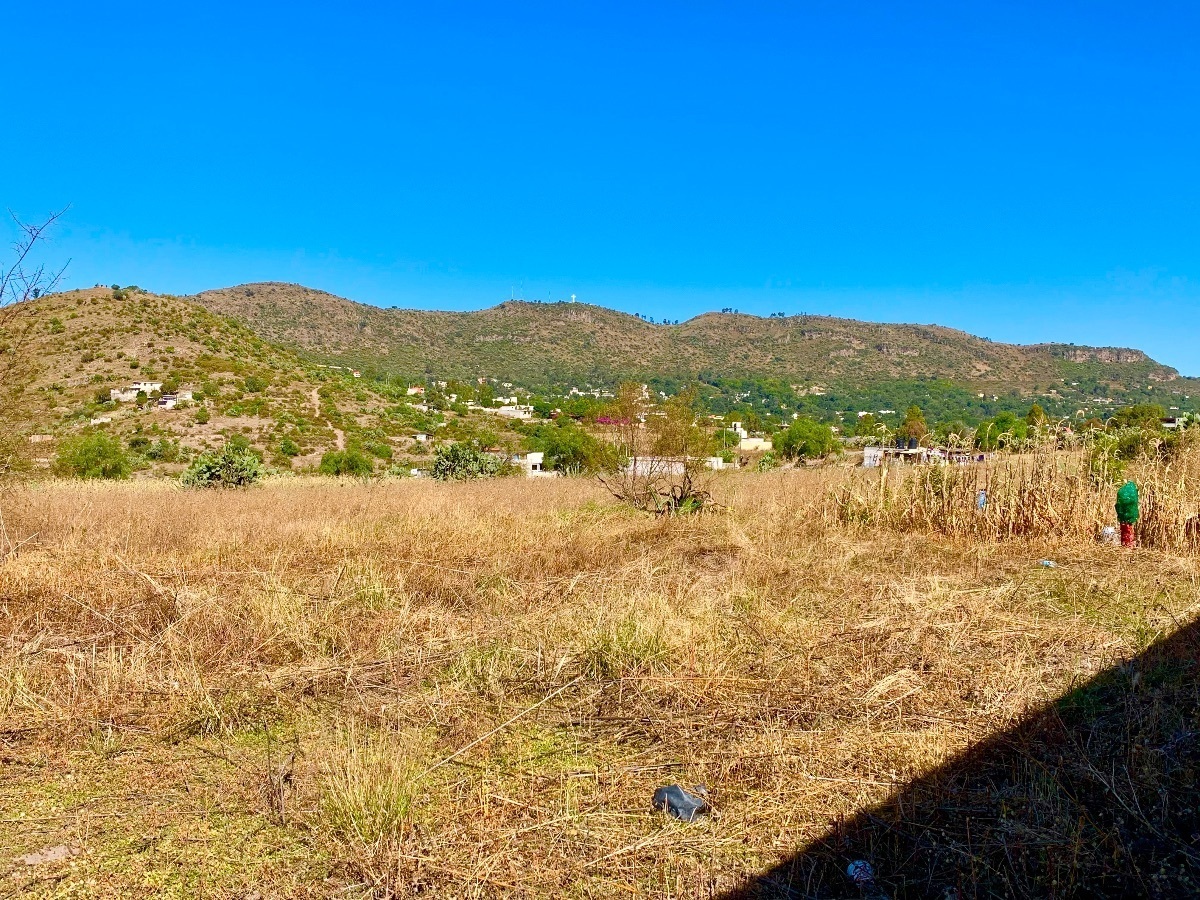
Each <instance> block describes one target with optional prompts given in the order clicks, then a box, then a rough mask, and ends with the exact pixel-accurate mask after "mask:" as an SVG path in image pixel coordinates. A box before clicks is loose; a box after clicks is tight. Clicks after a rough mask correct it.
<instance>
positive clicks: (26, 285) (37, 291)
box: [0, 206, 71, 307]
mask: <svg viewBox="0 0 1200 900" xmlns="http://www.w3.org/2000/svg"><path fill="white" fill-rule="evenodd" d="M70 208H71V207H70V206H64V207H63V208H62V209H60V210H58V211H57V212H54V213H51V214H50V215H49V217H47V218H46V219H45V220H44V221H42V222H39V223H36V224H35V223H30V222H23V221H21V219H20V218H18V217H17V215H16V213H14V212H13V211H12V210H9V215H10V216H12V220H13V222H15V223H16V226H17V229H18V230H19V231H20V234H21V236H20V237H18V238H17V240H16V241H14V242H13V254H14V256H15V259H14V260H13V262H12V264H11V265H10V266H9V267H8V268H7V269H5V270H3V271H2V272H0V307H2V306H12V305H16V304H19V303H24V302H25V301H26V300H33V299H36V298H38V297H40V296H41V295H42V294H48V293H50V292H51V291H53V290H54V289H55V288H56V287H58V284H59V282H60V281H61V280H62V277H63V273H64V272H66V270H67V266H68V265H70V260H67V262H66V263H65V264H64V265H63V267H62V268H61V269H59V270H58V271H52V270H48V269H47V268H46V266H45V265H37V266H34V267H33V268H31V269H26V265H27V264H28V262H29V256H30V254H31V253H32V252H33V249H34V247H36V246H37V244H38V243H39V242H42V241H45V240H47V237H46V235H47V232H48V231H49V230H50V229H51V228H52V227H53V226H54V224H55V223H56V222H57V221H58V220H59V219H60V218H62V217H63V215H65V214H66V212H67V210H68V209H70Z"/></svg>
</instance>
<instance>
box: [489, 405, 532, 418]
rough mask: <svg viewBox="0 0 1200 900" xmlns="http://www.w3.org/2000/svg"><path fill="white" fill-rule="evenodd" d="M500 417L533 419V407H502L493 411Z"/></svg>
mask: <svg viewBox="0 0 1200 900" xmlns="http://www.w3.org/2000/svg"><path fill="white" fill-rule="evenodd" d="M492 412H494V413H495V414H496V415H498V416H504V417H505V418H506V419H532V418H533V407H532V406H516V405H512V406H501V407H500V408H499V409H494V410H492Z"/></svg>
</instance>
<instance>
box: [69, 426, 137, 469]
mask: <svg viewBox="0 0 1200 900" xmlns="http://www.w3.org/2000/svg"><path fill="white" fill-rule="evenodd" d="M131 469H132V466H131V464H130V461H129V457H128V456H127V455H126V453H125V450H124V449H123V448H122V447H121V444H120V443H119V442H118V441H117V440H116V438H112V437H109V436H108V435H106V434H85V435H81V436H80V437H76V438H71V439H69V440H67V441H64V442H63V444H62V447H61V448H60V449H59V451H58V458H57V459H56V460H55V462H54V472H55V474H57V475H62V476H66V477H74V478H114V479H120V478H128V477H129V472H130V470H131Z"/></svg>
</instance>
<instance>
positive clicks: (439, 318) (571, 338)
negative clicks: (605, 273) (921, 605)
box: [187, 282, 1200, 392]
mask: <svg viewBox="0 0 1200 900" xmlns="http://www.w3.org/2000/svg"><path fill="white" fill-rule="evenodd" d="M187 299H190V300H192V301H194V302H197V303H199V304H201V305H202V306H205V307H206V308H208V309H210V310H212V311H213V312H216V313H219V314H221V315H225V316H229V317H231V318H233V319H235V320H237V321H239V322H241V323H242V324H244V325H246V326H247V327H250V328H251V329H253V330H254V331H255V332H256V333H257V334H259V335H261V336H262V337H264V338H266V339H268V340H272V341H275V342H278V343H280V344H282V345H284V346H289V347H293V348H295V349H296V350H298V351H300V352H302V353H305V354H308V355H311V356H313V357H316V358H321V359H325V360H329V361H341V362H347V363H351V364H354V365H359V366H362V367H364V368H368V367H369V368H372V369H376V370H380V371H387V372H394V373H406V374H410V375H413V376H420V375H424V376H428V377H434V376H436V377H455V378H465V377H473V376H475V375H488V376H494V377H499V378H503V379H505V380H508V381H512V382H514V383H519V384H522V385H524V386H527V387H541V386H566V385H568V384H572V383H576V382H582V383H609V384H611V383H614V382H615V381H619V380H621V379H623V378H627V377H636V378H641V379H643V380H644V379H646V378H647V377H655V376H657V377H668V378H676V379H695V378H704V377H705V376H713V375H716V376H720V377H727V378H779V379H791V380H794V381H800V382H804V383H811V384H821V383H828V382H837V381H855V382H870V383H878V382H884V381H887V380H891V379H897V378H922V379H946V380H949V381H952V382H954V383H956V384H961V385H964V386H969V387H971V388H978V389H981V390H1005V391H1009V390H1019V391H1022V392H1036V391H1038V390H1046V389H1053V388H1056V387H1058V386H1060V385H1062V384H1063V383H1068V384H1069V383H1070V381H1071V380H1078V378H1079V377H1090V378H1092V380H1096V381H1098V382H1099V383H1101V384H1104V385H1108V386H1110V387H1113V388H1115V389H1118V390H1131V389H1134V388H1135V387H1137V389H1149V388H1150V387H1151V386H1152V385H1165V384H1168V383H1172V382H1176V381H1178V382H1180V383H1181V384H1185V385H1186V386H1187V387H1188V388H1189V390H1190V389H1191V388H1193V386H1194V385H1198V384H1200V380H1197V379H1189V378H1185V377H1183V376H1181V375H1179V373H1178V372H1177V371H1176V370H1175V369H1173V368H1171V367H1169V366H1165V365H1163V364H1161V363H1158V362H1156V361H1155V360H1153V359H1151V358H1150V357H1149V356H1148V355H1147V354H1146V353H1144V352H1143V351H1141V350H1139V349H1136V348H1127V347H1090V346H1085V345H1073V344H1066V343H1052V342H1042V343H1035V344H1008V343H1003V342H995V341H991V340H989V339H987V338H982V337H979V336H976V335H972V334H970V333H968V332H966V331H962V330H960V329H954V328H949V327H946V326H942V325H926V324H897V323H881V322H866V321H860V320H857V319H848V318H840V317H831V316H811V315H797V316H786V317H767V318H763V317H761V316H755V315H752V314H749V313H733V312H715V311H710V312H704V313H700V314H698V315H696V316H694V317H692V318H690V319H688V320H686V321H681V322H680V323H679V324H658V323H652V322H648V321H646V320H644V319H642V318H639V317H637V316H635V315H632V314H629V313H623V312H620V311H617V310H612V309H609V308H607V307H603V306H597V305H593V304H586V303H572V302H567V301H559V302H552V303H542V302H530V301H524V300H505V301H503V302H501V303H499V304H496V305H495V306H491V307H487V308H484V309H480V310H473V311H465V312H452V311H436V310H430V311H426V310H417V309H398V308H391V309H385V308H382V307H377V306H371V305H369V304H365V303H360V302H358V301H354V300H350V299H347V298H343V297H338V296H336V295H334V294H330V293H327V292H324V291H319V290H315V289H312V288H307V287H304V286H302V285H294V284H289V283H286V282H257V283H250V284H244V285H236V286H233V287H229V288H218V289H214V290H210V291H203V292H200V293H199V294H196V295H193V296H191V297H189V298H187Z"/></svg>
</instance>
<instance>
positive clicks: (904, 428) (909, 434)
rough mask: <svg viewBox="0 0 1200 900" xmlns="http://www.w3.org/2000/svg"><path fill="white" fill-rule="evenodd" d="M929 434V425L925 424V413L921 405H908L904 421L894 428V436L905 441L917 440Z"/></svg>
mask: <svg viewBox="0 0 1200 900" xmlns="http://www.w3.org/2000/svg"><path fill="white" fill-rule="evenodd" d="M927 434H929V426H928V425H926V424H925V414H924V413H923V412H921V407H919V406H916V405H913V406H910V407H909V408H908V409H907V410H906V411H905V413H904V421H903V422H901V423H900V427H899V428H897V429H896V437H898V438H903V439H904V440H906V441H914V440H915V441H919V440H921V439H922V438H923V437H925V435H927Z"/></svg>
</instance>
